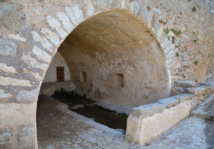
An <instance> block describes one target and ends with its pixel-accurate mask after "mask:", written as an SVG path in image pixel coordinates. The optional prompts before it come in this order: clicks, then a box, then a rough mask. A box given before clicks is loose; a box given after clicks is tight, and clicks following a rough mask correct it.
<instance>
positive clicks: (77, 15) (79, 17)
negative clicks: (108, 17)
mask: <svg viewBox="0 0 214 149" xmlns="http://www.w3.org/2000/svg"><path fill="white" fill-rule="evenodd" d="M65 11H66V13H67V15H68V16H69V17H70V19H71V22H72V23H73V24H74V25H78V24H79V23H80V22H82V21H83V20H84V16H83V12H82V10H81V9H80V7H79V6H78V4H73V5H71V6H70V7H66V8H65Z"/></svg>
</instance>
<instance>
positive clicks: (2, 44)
mask: <svg viewBox="0 0 214 149" xmlns="http://www.w3.org/2000/svg"><path fill="white" fill-rule="evenodd" d="M16 48H17V45H16V44H15V43H14V42H11V41H8V40H3V39H0V55H1V56H14V55H16Z"/></svg>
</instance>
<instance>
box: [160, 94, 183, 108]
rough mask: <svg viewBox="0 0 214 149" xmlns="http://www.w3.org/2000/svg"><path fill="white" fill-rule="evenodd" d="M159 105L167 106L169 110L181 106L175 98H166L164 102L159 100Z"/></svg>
mask: <svg viewBox="0 0 214 149" xmlns="http://www.w3.org/2000/svg"><path fill="white" fill-rule="evenodd" d="M158 102H159V103H161V104H163V105H165V106H166V107H167V108H170V107H173V106H176V105H177V104H179V103H180V102H179V99H177V98H175V97H170V98H165V99H162V100H158Z"/></svg>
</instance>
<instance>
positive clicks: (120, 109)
mask: <svg viewBox="0 0 214 149" xmlns="http://www.w3.org/2000/svg"><path fill="white" fill-rule="evenodd" d="M95 104H96V105H98V106H100V107H103V108H104V109H109V110H111V111H116V112H117V113H121V114H126V115H129V114H130V113H131V110H132V108H131V107H127V106H124V105H120V104H114V103H111V102H108V101H97V102H96V103H95Z"/></svg>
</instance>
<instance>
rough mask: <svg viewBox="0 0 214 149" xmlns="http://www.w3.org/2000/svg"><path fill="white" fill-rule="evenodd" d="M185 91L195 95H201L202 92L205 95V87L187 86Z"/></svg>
mask: <svg viewBox="0 0 214 149" xmlns="http://www.w3.org/2000/svg"><path fill="white" fill-rule="evenodd" d="M187 91H188V92H189V93H192V94H195V95H202V94H203V95H205V94H206V87H197V88H187Z"/></svg>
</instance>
